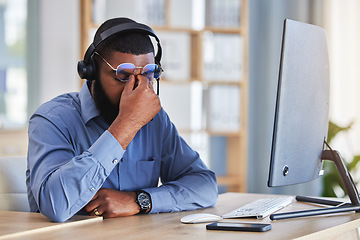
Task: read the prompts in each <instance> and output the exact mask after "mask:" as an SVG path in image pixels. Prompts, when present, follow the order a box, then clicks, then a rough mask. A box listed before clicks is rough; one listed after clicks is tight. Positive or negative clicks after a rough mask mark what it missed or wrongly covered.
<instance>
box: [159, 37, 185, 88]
mask: <svg viewBox="0 0 360 240" xmlns="http://www.w3.org/2000/svg"><path fill="white" fill-rule="evenodd" d="M157 36H158V37H159V39H160V42H161V47H162V54H163V55H162V59H161V66H162V68H163V69H164V72H163V73H162V78H164V79H167V80H171V81H188V80H189V79H190V77H191V76H190V75H191V74H190V72H191V70H190V63H191V55H190V54H191V35H190V34H189V33H187V32H168V31H157Z"/></svg>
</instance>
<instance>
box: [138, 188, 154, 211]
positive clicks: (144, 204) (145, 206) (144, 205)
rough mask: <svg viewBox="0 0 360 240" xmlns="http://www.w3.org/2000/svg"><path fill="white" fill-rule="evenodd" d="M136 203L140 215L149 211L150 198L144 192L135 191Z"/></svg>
mask: <svg viewBox="0 0 360 240" xmlns="http://www.w3.org/2000/svg"><path fill="white" fill-rule="evenodd" d="M135 201H136V203H137V204H139V206H140V212H139V213H140V214H141V213H148V212H150V210H151V197H150V194H148V193H147V192H145V191H136V200H135Z"/></svg>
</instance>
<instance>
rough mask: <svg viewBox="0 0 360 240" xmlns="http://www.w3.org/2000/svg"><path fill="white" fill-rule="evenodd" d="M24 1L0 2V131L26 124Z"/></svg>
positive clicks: (25, 6) (25, 11) (1, 0)
mask: <svg viewBox="0 0 360 240" xmlns="http://www.w3.org/2000/svg"><path fill="white" fill-rule="evenodd" d="M26 19H27V0H11V1H6V0H0V129H17V128H23V127H24V126H25V124H26V122H27V74H26Z"/></svg>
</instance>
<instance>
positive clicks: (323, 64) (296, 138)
mask: <svg viewBox="0 0 360 240" xmlns="http://www.w3.org/2000/svg"><path fill="white" fill-rule="evenodd" d="M329 84H330V79H329V57H328V49H327V41H326V33H325V30H324V29H322V28H320V27H318V26H315V25H311V24H307V23H302V22H298V21H293V20H289V19H286V20H285V22H284V30H283V39H282V48H281V57H280V67H279V78H278V89H277V99H276V107H275V118H274V128H273V139H272V149H271V159H270V169H269V179H268V186H269V187H275V186H284V185H292V184H298V183H304V182H308V181H311V180H313V179H315V178H317V177H318V176H319V174H320V172H321V170H322V161H321V153H322V151H323V149H324V141H325V140H326V136H327V131H328V121H329V117H328V115H329V91H330V86H329Z"/></svg>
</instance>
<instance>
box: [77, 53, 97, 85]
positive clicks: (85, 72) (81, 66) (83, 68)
mask: <svg viewBox="0 0 360 240" xmlns="http://www.w3.org/2000/svg"><path fill="white" fill-rule="evenodd" d="M77 71H78V74H79V76H80V78H81V79H87V80H94V79H95V77H96V63H95V61H94V60H93V58H90V60H89V63H88V64H86V63H85V62H84V60H82V61H79V62H78V65H77Z"/></svg>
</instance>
